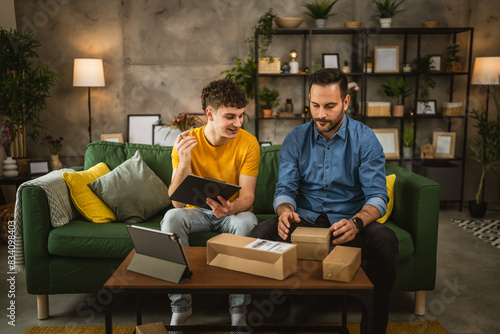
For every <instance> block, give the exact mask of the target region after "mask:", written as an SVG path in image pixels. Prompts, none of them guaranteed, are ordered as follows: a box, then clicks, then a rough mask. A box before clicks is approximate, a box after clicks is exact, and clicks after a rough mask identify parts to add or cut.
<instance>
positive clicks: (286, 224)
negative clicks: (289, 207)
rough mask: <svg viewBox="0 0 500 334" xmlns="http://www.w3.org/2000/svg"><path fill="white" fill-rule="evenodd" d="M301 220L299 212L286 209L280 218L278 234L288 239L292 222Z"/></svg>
mask: <svg viewBox="0 0 500 334" xmlns="http://www.w3.org/2000/svg"><path fill="white" fill-rule="evenodd" d="M299 221H300V217H299V214H298V213H297V212H292V211H284V212H283V213H282V214H281V215H280V216H279V219H278V235H279V236H280V237H281V239H283V240H286V239H288V233H289V232H290V230H289V229H290V222H296V223H298V222H299Z"/></svg>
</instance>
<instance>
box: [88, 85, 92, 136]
mask: <svg viewBox="0 0 500 334" xmlns="http://www.w3.org/2000/svg"><path fill="white" fill-rule="evenodd" d="M88 89H89V143H92V112H91V110H90V87H88Z"/></svg>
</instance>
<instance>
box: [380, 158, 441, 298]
mask: <svg viewBox="0 0 500 334" xmlns="http://www.w3.org/2000/svg"><path fill="white" fill-rule="evenodd" d="M386 170H387V174H392V173H394V174H396V183H395V186H394V209H393V212H392V215H391V218H390V219H391V220H392V221H393V222H394V223H395V224H396V225H398V226H399V227H401V228H403V229H404V230H405V231H407V232H409V233H410V234H411V236H412V239H413V245H414V249H415V254H414V262H415V273H414V279H415V280H419V284H420V285H423V286H425V287H426V288H425V289H428V290H432V289H434V285H435V277H436V253H437V242H438V239H437V238H438V224H439V191H440V187H439V184H438V183H436V182H434V181H432V180H430V179H428V178H426V177H423V176H421V175H418V174H416V173H413V172H410V171H408V170H407V169H404V168H401V167H397V166H392V165H391V166H389V165H388V166H386Z"/></svg>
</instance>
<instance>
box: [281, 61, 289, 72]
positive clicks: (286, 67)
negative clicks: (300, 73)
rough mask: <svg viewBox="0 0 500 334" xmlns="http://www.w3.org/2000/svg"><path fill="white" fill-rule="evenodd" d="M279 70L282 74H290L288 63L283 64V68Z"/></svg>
mask: <svg viewBox="0 0 500 334" xmlns="http://www.w3.org/2000/svg"><path fill="white" fill-rule="evenodd" d="M281 70H282V71H283V73H290V65H288V63H285V64H283V66H281Z"/></svg>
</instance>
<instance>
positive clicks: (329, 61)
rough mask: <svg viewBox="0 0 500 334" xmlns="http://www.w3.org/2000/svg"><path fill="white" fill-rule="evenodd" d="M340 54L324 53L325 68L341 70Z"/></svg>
mask: <svg viewBox="0 0 500 334" xmlns="http://www.w3.org/2000/svg"><path fill="white" fill-rule="evenodd" d="M339 64H340V61H339V54H338V53H323V68H340V67H339Z"/></svg>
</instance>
